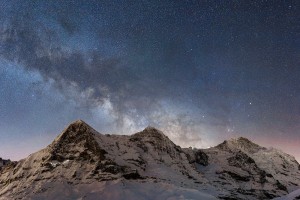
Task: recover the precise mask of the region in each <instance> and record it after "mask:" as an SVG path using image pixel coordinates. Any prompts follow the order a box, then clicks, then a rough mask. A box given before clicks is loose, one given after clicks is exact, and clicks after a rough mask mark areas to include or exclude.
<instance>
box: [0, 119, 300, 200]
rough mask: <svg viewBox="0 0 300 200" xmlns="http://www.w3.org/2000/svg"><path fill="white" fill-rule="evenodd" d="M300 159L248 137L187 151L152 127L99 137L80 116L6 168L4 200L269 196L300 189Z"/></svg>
mask: <svg viewBox="0 0 300 200" xmlns="http://www.w3.org/2000/svg"><path fill="white" fill-rule="evenodd" d="M299 172H300V171H299V164H298V163H297V162H296V160H295V159H294V158H293V157H292V156H289V155H287V154H285V153H283V152H280V151H278V150H275V149H266V148H263V147H260V146H258V145H256V144H254V143H252V142H250V141H249V140H247V139H246V138H239V139H232V140H229V141H225V142H223V143H222V144H220V145H218V146H216V147H213V148H210V149H203V150H201V149H191V148H188V149H183V148H181V147H179V146H177V145H175V144H174V143H173V142H172V141H171V140H170V139H169V138H168V137H167V136H165V135H164V134H163V133H162V132H161V131H159V130H157V129H155V128H153V127H147V128H146V129H144V130H143V131H141V132H138V133H136V134H133V135H131V136H127V135H104V134H100V133H98V132H97V131H95V130H94V129H93V128H91V127H90V126H89V125H87V124H86V123H85V122H83V121H81V120H79V121H76V122H74V123H72V124H70V125H69V126H68V127H67V128H66V129H65V130H64V131H63V132H62V133H61V134H60V135H59V136H58V137H57V138H56V139H55V140H54V141H53V142H52V143H51V144H50V145H49V146H47V147H46V148H44V149H42V150H40V151H38V152H36V153H33V154H31V155H30V156H28V157H27V158H26V159H23V160H20V161H19V162H13V163H10V164H8V165H6V166H5V167H3V168H2V170H1V171H0V199H100V198H101V199H139V200H140V199H218V198H219V199H271V198H273V197H279V196H283V195H286V194H288V192H291V191H292V190H295V189H297V188H299V186H298V185H300V173H299Z"/></svg>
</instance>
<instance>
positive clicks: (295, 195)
mask: <svg viewBox="0 0 300 200" xmlns="http://www.w3.org/2000/svg"><path fill="white" fill-rule="evenodd" d="M296 199H300V189H298V190H295V191H293V192H291V193H290V194H288V195H285V196H282V197H278V198H275V199H274V200H296Z"/></svg>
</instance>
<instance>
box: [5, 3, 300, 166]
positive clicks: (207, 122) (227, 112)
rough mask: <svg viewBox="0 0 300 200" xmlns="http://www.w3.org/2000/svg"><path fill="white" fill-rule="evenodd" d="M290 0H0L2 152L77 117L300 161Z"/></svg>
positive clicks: (53, 132)
mask: <svg viewBox="0 0 300 200" xmlns="http://www.w3.org/2000/svg"><path fill="white" fill-rule="evenodd" d="M299 6H300V1H298V0H294V1H281V0H280V1H279V0H278V1H267V0H261V1H258V0H255V1H234V0H232V1H223V0H220V1H207V0H201V1H192V0H191V1H187V0H181V1H175V0H173V1H168V0H162V1H147V0H138V1H122V0H115V1H114V0H109V1H98V0H97V1H96V0H95V1H91V0H90V1H24V0H20V1H14V0H12V1H11V0H7V1H6V0H0V9H1V12H0V142H1V144H0V157H4V158H11V159H14V160H17V159H20V158H24V157H25V156H27V155H29V154H30V153H33V152H35V151H37V150H39V149H41V148H43V147H45V146H46V145H47V144H49V143H50V142H51V141H52V140H53V139H54V138H55V137H56V136H57V135H58V134H59V133H60V132H61V131H62V129H63V128H64V127H66V126H67V125H68V124H69V123H71V122H72V121H74V120H76V119H83V120H84V121H86V122H87V123H89V124H90V125H91V126H93V127H94V128H95V129H96V130H98V131H99V132H101V133H110V134H132V133H134V132H137V131H140V130H142V129H144V128H145V127H147V126H148V125H151V126H154V127H157V128H159V129H161V130H162V131H164V132H165V134H166V135H168V136H169V138H170V139H172V140H173V141H174V142H175V143H176V144H179V145H181V146H183V147H189V146H192V147H198V148H207V147H209V146H215V145H217V144H218V143H221V142H222V141H223V140H225V139H229V138H232V137H240V136H243V137H247V138H249V139H250V140H253V141H254V142H255V143H258V144H260V145H263V146H266V147H270V146H273V147H275V148H279V149H282V150H284V151H285V152H287V153H289V154H292V155H294V156H295V157H296V158H297V159H298V161H300V151H299V146H300V8H299Z"/></svg>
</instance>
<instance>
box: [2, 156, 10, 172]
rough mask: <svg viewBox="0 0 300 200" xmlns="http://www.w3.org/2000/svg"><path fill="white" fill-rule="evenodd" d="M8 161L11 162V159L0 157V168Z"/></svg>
mask: <svg viewBox="0 0 300 200" xmlns="http://www.w3.org/2000/svg"><path fill="white" fill-rule="evenodd" d="M9 163H11V161H10V160H9V159H8V160H5V159H2V158H0V169H1V168H2V167H3V166H5V165H7V164H9Z"/></svg>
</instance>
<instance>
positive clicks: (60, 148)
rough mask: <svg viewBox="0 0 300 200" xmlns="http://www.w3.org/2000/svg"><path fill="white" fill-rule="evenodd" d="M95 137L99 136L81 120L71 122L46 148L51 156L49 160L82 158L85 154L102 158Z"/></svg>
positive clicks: (101, 152)
mask: <svg viewBox="0 0 300 200" xmlns="http://www.w3.org/2000/svg"><path fill="white" fill-rule="evenodd" d="M96 135H100V134H99V133H98V132H97V131H95V130H94V129H93V128H92V127H91V126H89V125H88V124H87V123H85V122H84V121H83V120H77V121H74V122H72V123H71V124H70V125H69V126H68V127H67V128H66V129H65V130H64V131H63V132H62V133H61V134H60V135H59V136H58V137H57V138H56V139H55V140H54V141H53V142H52V144H50V145H49V146H48V149H49V151H50V152H51V155H52V158H51V159H55V160H60V159H63V157H68V158H69V157H78V156H80V157H82V156H83V154H85V152H90V154H94V155H96V156H98V157H101V158H104V156H103V151H102V150H101V149H100V147H99V145H98V143H97V141H96V138H95V137H96ZM64 159H65V158H64Z"/></svg>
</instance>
